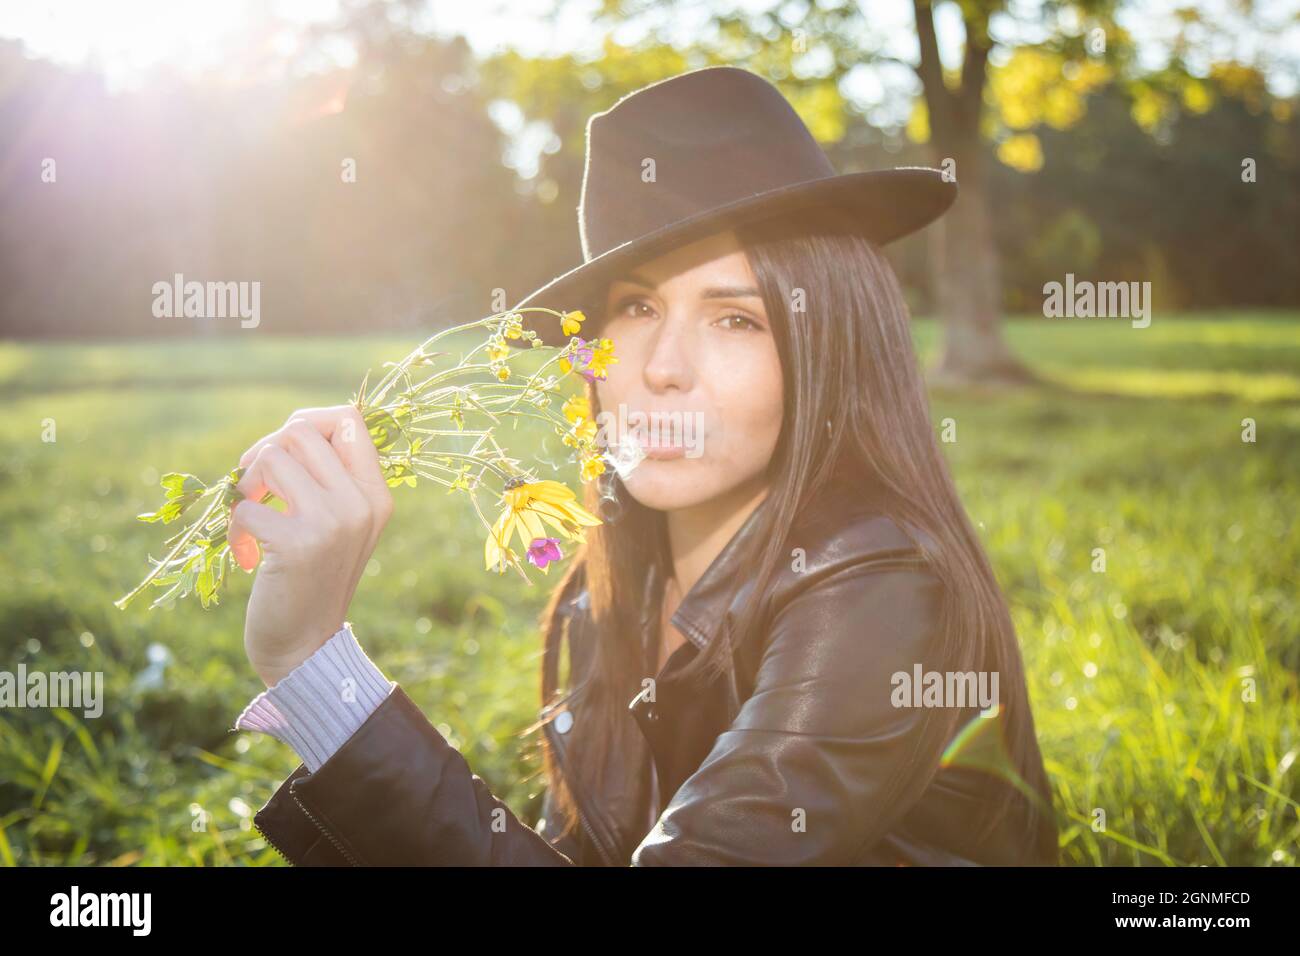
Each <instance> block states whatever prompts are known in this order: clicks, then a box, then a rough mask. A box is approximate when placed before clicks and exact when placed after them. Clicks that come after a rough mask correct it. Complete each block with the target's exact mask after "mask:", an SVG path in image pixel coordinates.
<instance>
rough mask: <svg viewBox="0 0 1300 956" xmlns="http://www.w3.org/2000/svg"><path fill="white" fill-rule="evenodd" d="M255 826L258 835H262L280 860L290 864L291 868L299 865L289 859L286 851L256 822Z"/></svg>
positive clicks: (254, 822)
mask: <svg viewBox="0 0 1300 956" xmlns="http://www.w3.org/2000/svg"><path fill="white" fill-rule="evenodd" d="M253 826H254V827H256V828H257V832H258V833H260V834H262V839H263V840H265V841H266V845H267V846H269V847H270V848H271V849H272V850H274V851H275V852H276V853H278V854H279V855H280V859H282V860H284V862H286V863H288V864H289V865H290V866H297V865H298V864H296V863H294V862H293V860H291V859H289V854H287V853H285V852H284V850H282V849H281V848H280V844H278V843H276V842H275V841H274V840H272V839H271V835H270V834H269V833H267V832H266V831H265V830H263V829H262V827H261V825H259V824H258V822H257V821H256V820H254V821H253Z"/></svg>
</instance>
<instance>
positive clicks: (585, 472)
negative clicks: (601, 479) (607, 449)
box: [582, 455, 605, 481]
mask: <svg viewBox="0 0 1300 956" xmlns="http://www.w3.org/2000/svg"><path fill="white" fill-rule="evenodd" d="M604 473H605V460H604V459H603V458H602V457H601V456H600V455H591V456H590V457H588V458H584V459H583V460H582V480H583V481H591V479H593V478H595V477H596V476H597V475H603V474H604Z"/></svg>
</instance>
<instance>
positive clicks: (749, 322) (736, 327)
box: [714, 312, 763, 332]
mask: <svg viewBox="0 0 1300 956" xmlns="http://www.w3.org/2000/svg"><path fill="white" fill-rule="evenodd" d="M733 319H734V320H735V321H736V322H737V323H743V324H730V325H729V324H727V323H731V322H732V320H733ZM714 324H715V325H723V326H724V327H725V328H726V329H727V331H728V332H748V331H756V330H761V329H762V328H763V327H762V326H761V325H759V324H758V323H757V322H755V321H754V320H753V319H751V318H750V317H749V316H747V315H742V314H741V313H739V312H732V313H731V314H730V315H724V316H723V317H722V318H720V319H718V321H717V322H715V323H714Z"/></svg>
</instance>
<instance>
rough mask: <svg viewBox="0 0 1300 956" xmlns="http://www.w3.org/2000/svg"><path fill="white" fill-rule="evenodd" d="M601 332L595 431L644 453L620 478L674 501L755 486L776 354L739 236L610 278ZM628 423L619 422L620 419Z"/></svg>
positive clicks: (775, 382) (772, 411) (662, 500)
mask: <svg viewBox="0 0 1300 956" xmlns="http://www.w3.org/2000/svg"><path fill="white" fill-rule="evenodd" d="M605 306H606V310H605V313H604V315H605V320H604V322H603V324H602V325H601V327H600V330H599V333H598V334H599V335H600V336H602V337H605V338H609V339H611V340H613V342H614V354H615V356H616V357H617V358H618V361H617V363H615V364H613V365H611V366H609V369H608V373H607V378H606V379H604V380H598V381H597V382H596V395H597V400H598V402H599V405H600V410H601V420H600V422H599V423H598V424H600V425H601V431H602V437H603V438H605V439H607V440H608V441H609V442H610V443H611V445H613V444H616V443H617V441H618V440H619V438H620V437H622V436H623V435H630V436H631V438H632V440H635V441H637V442H638V443H639V444H640V445H641V446H642V448H643V450H644V451H645V453H646V456H647V457H646V458H645V459H643V460H642V461H641V462H640V463H639V464H638V465H637V466H636V467H635V468H634V469H633V470H632V471H631V473H630V474H627V475H626V476H625V477H624V479H623V483H624V485H625V486H626V487H627V490H628V492H629V493H630V494H631V495H632V497H633V498H635V499H636V500H637V501H638V502H639V503H640V504H642V505H645V506H646V507H648V508H654V509H657V510H661V511H672V510H676V509H680V508H688V507H692V506H695V505H700V504H704V503H706V502H709V501H710V500H713V499H717V498H719V497H720V496H724V495H727V494H728V493H730V492H744V491H745V490H747V489H749V490H753V489H756V488H758V487H761V485H762V484H763V483H764V481H765V478H764V474H765V470H766V468H767V465H768V463H769V462H770V461H771V458H772V454H773V451H774V449H775V448H776V443H777V438H778V437H779V435H780V432H781V417H782V381H781V363H780V358H779V356H778V353H777V348H776V340H775V338H774V337H773V332H772V327H771V323H770V322H769V321H768V317H767V313H766V311H765V310H764V308H763V301H762V299H761V298H760V296H759V294H758V288H757V283H756V282H755V280H754V274H753V272H752V271H751V270H750V267H749V262H748V260H747V259H746V257H745V254H744V251H743V250H742V249H741V247H740V245H739V242H738V241H737V239H736V237H735V235H734V234H733V233H732V232H730V231H728V232H723V233H717V234H714V235H712V236H708V237H706V238H704V239H700V240H697V241H695V242H692V243H690V244H689V245H682V246H679V247H677V248H675V249H673V250H671V251H670V252H668V253H666V254H664V255H662V256H660V257H659V258H657V259H654V260H652V261H650V262H646V263H642V264H640V265H638V266H637V267H635V268H634V269H633V270H631V271H630V273H629V274H627V275H624V276H622V277H620V278H618V279H616V280H615V281H613V282H611V283H610V285H609V287H608V290H607V294H606V299H605ZM622 426H625V427H622Z"/></svg>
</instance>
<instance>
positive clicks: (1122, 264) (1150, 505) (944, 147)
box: [0, 0, 1300, 866]
mask: <svg viewBox="0 0 1300 956" xmlns="http://www.w3.org/2000/svg"><path fill="white" fill-rule="evenodd" d="M36 9H37V7H36V6H29V5H22V6H19V5H12V6H10V7H6V8H5V9H3V10H0V336H2V337H3V339H2V340H0V395H2V396H3V400H4V408H5V412H6V414H5V415H4V416H3V417H0V522H2V527H3V529H4V538H5V541H4V546H3V551H2V552H0V670H9V671H16V669H17V668H18V666H19V665H24V666H26V667H27V668H28V669H29V670H46V671H60V670H72V669H76V670H81V671H98V670H102V671H103V672H104V673H105V675H106V687H105V692H106V695H107V698H108V705H107V707H106V710H105V713H104V715H103V716H102V717H100V718H97V719H93V720H91V719H85V718H83V716H82V715H81V714H80V712H68V711H63V710H10V709H5V710H0V863H3V864H9V865H14V864H16V865H35V864H86V865H112V864H117V865H126V864H205V865H208V864H229V863H235V864H241V865H242V864H253V865H262V864H278V863H280V862H281V861H280V859H279V857H278V856H277V855H276V854H275V852H274V851H273V850H271V849H269V848H268V847H267V846H266V845H265V843H264V841H262V840H261V839H260V837H259V836H258V834H257V833H256V831H255V830H253V829H252V827H251V816H252V814H253V813H254V812H256V810H257V809H258V808H259V807H260V806H261V805H262V804H263V803H264V802H265V800H266V799H267V798H268V797H269V796H270V794H271V793H272V792H273V790H274V788H275V787H276V786H277V785H278V784H279V782H280V781H281V780H282V779H283V777H284V776H285V775H286V774H287V773H288V772H289V771H290V770H291V769H292V768H293V767H294V766H295V764H296V763H297V761H296V759H295V757H294V755H293V754H292V752H291V751H290V750H289V749H288V748H287V747H285V746H283V745H282V744H279V743H278V742H276V741H275V740H273V739H271V738H265V737H261V736H259V735H255V734H237V733H234V732H232V731H231V729H230V728H231V727H232V726H233V723H234V720H235V718H236V717H237V716H238V714H239V712H240V710H241V709H242V708H243V707H244V705H245V704H246V703H247V702H248V701H249V700H250V699H251V698H252V697H253V696H254V695H255V694H256V693H257V692H258V691H259V690H261V689H262V688H261V684H260V682H259V681H258V680H257V679H256V677H255V676H254V675H253V673H252V671H251V669H250V667H249V666H248V664H247V662H246V660H245V658H244V654H243V648H242V631H243V605H244V600H245V598H246V595H247V593H248V586H249V583H250V580H249V578H247V577H246V576H243V575H236V577H235V580H234V582H233V583H232V585H231V586H230V589H229V593H228V595H227V597H226V600H225V601H224V603H223V604H222V605H221V606H220V607H219V608H216V609H213V610H210V611H207V612H203V611H201V610H199V609H198V608H197V606H195V605H193V604H191V603H189V602H186V603H183V604H182V605H180V606H178V607H176V608H175V609H173V610H169V611H161V610H160V611H153V612H148V611H146V610H145V604H146V603H147V602H145V601H141V602H140V603H137V604H136V605H133V606H132V607H131V608H130V609H129V610H128V611H125V612H122V611H118V610H117V609H116V608H114V607H113V605H112V601H113V599H115V598H117V597H119V596H120V595H121V594H123V593H124V592H125V591H126V590H127V589H129V588H130V587H131V586H132V585H133V584H135V583H136V581H137V580H138V579H139V577H140V576H141V574H142V573H143V571H144V570H145V563H144V556H145V555H146V554H148V553H154V554H156V553H157V550H158V546H159V543H160V541H161V538H162V537H163V534H162V529H161V528H160V527H158V526H155V525H147V524H143V523H141V522H138V521H136V520H135V516H136V515H137V514H139V513H141V512H145V511H150V510H152V509H153V508H155V507H156V506H157V505H158V504H159V502H160V499H161V493H160V491H159V488H158V481H159V478H160V476H161V475H162V474H163V473H165V472H168V471H175V470H179V471H186V472H191V473H194V474H196V475H198V476H199V477H201V478H204V479H213V478H216V477H218V476H219V475H221V474H223V473H224V472H226V471H227V470H228V469H229V468H230V467H231V466H232V465H233V463H234V462H235V460H236V459H237V456H238V455H239V454H240V452H242V451H243V449H244V448H245V447H247V446H248V445H249V444H250V443H251V442H252V441H254V440H255V439H256V438H257V437H258V436H260V435H262V434H264V433H265V432H267V431H270V430H271V429H273V428H275V427H277V426H278V425H279V424H281V423H282V422H283V421H284V419H285V417H286V416H287V415H288V413H289V412H290V411H291V410H293V409H295V408H298V407H302V406H306V405H319V404H335V403H338V402H341V401H346V400H347V399H348V397H349V396H350V395H351V393H352V391H353V390H354V389H355V388H356V386H357V385H358V383H359V382H360V380H361V376H362V375H363V374H364V373H365V372H366V370H367V369H376V370H377V369H378V368H379V367H380V366H381V364H382V363H383V362H384V361H387V360H395V359H398V358H400V357H401V356H403V355H405V354H406V353H407V352H408V351H409V350H410V349H411V348H412V347H414V346H415V345H416V344H417V343H418V342H419V341H421V340H422V339H424V338H425V337H426V336H427V335H428V334H429V333H430V332H431V331H434V330H436V329H438V328H442V327H446V326H447V325H450V324H454V323H457V322H464V321H467V320H470V319H473V318H478V317H480V316H484V315H487V314H490V313H493V312H496V311H499V310H501V309H503V308H507V307H508V306H509V304H510V303H513V302H515V301H517V300H518V299H519V298H521V297H522V296H523V294H525V293H526V292H528V291H530V290H531V289H533V288H535V287H536V286H538V285H540V284H541V283H543V282H545V281H547V280H548V279H549V278H551V277H552V276H554V275H557V274H559V273H561V272H563V271H566V270H567V269H569V268H570V267H572V266H573V265H575V264H576V263H578V262H580V261H581V258H582V255H581V249H580V246H579V243H578V234H577V229H576V222H575V216H574V212H575V207H576V204H577V199H578V193H579V187H580V185H581V179H582V172H583V167H582V164H583V155H584V148H585V137H584V134H585V124H586V122H587V118H588V117H589V116H590V115H591V114H592V113H593V112H595V111H598V110H603V109H607V108H609V107H610V106H612V105H613V104H614V103H615V102H616V101H617V100H618V98H619V97H620V96H622V95H624V94H626V93H628V92H630V91H631V90H634V89H636V88H639V87H641V86H643V85H645V84H647V83H650V82H653V81H655V80H658V79H662V78H664V77H667V76H671V75H674V74H677V73H680V72H682V71H684V70H687V69H691V68H695V67H700V66H706V65H713V64H724V63H725V64H731V65H737V66H743V67H746V68H749V69H752V70H755V71H756V72H759V73H761V74H762V75H764V76H766V77H768V78H769V79H771V80H772V81H773V82H775V83H777V84H778V86H779V87H780V89H781V91H782V92H783V93H784V94H785V95H786V96H787V97H788V98H789V99H790V101H791V103H792V104H793V105H794V106H795V108H796V109H797V110H798V112H799V114H800V116H801V117H802V118H803V119H804V120H805V122H806V123H807V124H808V125H809V128H810V129H811V130H812V131H813V133H814V135H815V136H816V138H817V140H818V142H819V143H820V144H821V145H822V146H823V148H825V149H826V151H827V153H828V154H829V155H830V156H831V158H832V161H833V162H834V163H835V165H836V167H837V169H838V170H840V171H841V172H851V171H854V170H859V169H870V168H876V167H884V166H897V165H918V164H924V165H933V166H945V165H946V163H947V162H948V161H952V162H953V164H954V166H953V168H954V170H955V174H956V177H957V180H958V182H959V184H960V188H961V198H960V200H959V201H958V205H957V206H955V207H954V209H953V211H952V214H951V215H950V216H948V217H946V221H942V222H941V223H940V224H939V225H937V226H936V227H934V228H932V229H929V230H927V231H926V232H924V233H923V234H920V235H918V236H915V237H911V238H909V239H907V240H905V241H903V242H901V243H898V244H897V245H896V246H891V247H890V249H889V255H890V257H891V260H892V261H893V263H894V265H895V267H896V269H897V271H898V273H899V275H900V277H901V279H902V281H903V283H904V286H905V291H906V293H907V296H908V299H909V301H910V303H911V304H912V306H913V309H914V312H915V314H917V315H920V316H926V318H922V319H918V320H917V321H916V322H915V323H914V328H915V333H916V340H917V343H918V349H919V352H920V353H921V357H922V361H923V362H924V364H925V367H926V370H927V375H928V377H929V381H930V383H931V402H932V409H931V410H932V413H933V417H934V423H935V428H936V432H937V434H939V435H940V436H943V437H945V438H951V437H954V430H955V439H956V440H955V441H945V443H944V445H943V447H944V450H945V452H946V453H947V454H948V455H949V457H950V459H951V461H952V464H953V468H954V473H955V475H956V479H957V482H958V485H959V489H960V492H961V495H962V499H963V501H964V502H965V504H966V507H967V509H968V511H969V512H970V514H971V516H972V518H973V520H974V521H975V522H976V523H977V525H978V527H979V529H980V532H981V534H982V535H983V538H984V541H985V542H986V545H987V547H988V549H989V552H990V555H991V557H992V561H993V566H994V569H995V571H996V573H997V575H998V577H999V580H1000V581H1001V583H1002V584H1003V586H1004V588H1005V590H1006V592H1007V594H1008V597H1009V599H1010V602H1011V606H1012V611H1013V615H1014V618H1015V623H1016V626H1017V629H1018V633H1019V636H1020V641H1021V645H1022V647H1023V650H1024V655H1025V658H1026V662H1027V666H1028V674H1029V681H1030V692H1031V696H1032V700H1033V703H1034V708H1035V716H1036V721H1037V726H1038V729H1039V735H1040V740H1041V743H1042V748H1043V752H1044V755H1045V758H1046V761H1047V769H1048V771H1049V774H1050V776H1051V779H1052V783H1053V786H1054V788H1055V794H1056V803H1057V808H1058V811H1059V813H1060V821H1059V822H1060V827H1061V840H1062V856H1063V859H1064V860H1065V861H1066V862H1067V863H1071V864H1076V865H1103V864H1121V865H1155V866H1160V865H1172V864H1178V865H1199V864H1208V865H1220V864H1238V865H1261V866H1263V865H1286V866H1290V865H1294V864H1295V862H1296V856H1297V853H1298V852H1300V802H1298V801H1300V784H1298V783H1297V772H1298V771H1297V769H1296V768H1295V766H1294V765H1295V760H1296V756H1297V753H1300V694H1298V693H1297V691H1298V689H1297V681H1296V671H1297V666H1298V665H1300V608H1297V601H1298V597H1297V587H1296V583H1295V582H1296V568H1297V567H1298V566H1300V534H1298V532H1297V530H1296V524H1295V519H1294V515H1295V510H1296V503H1297V491H1298V483H1300V478H1298V477H1297V476H1300V270H1297V263H1298V262H1300V230H1297V221H1298V220H1300V158H1298V156H1297V153H1298V152H1300V150H1298V149H1297V146H1298V144H1300V110H1297V106H1298V105H1300V95H1298V93H1300V91H1298V85H1300V82H1298V76H1300V69H1298V68H1297V54H1296V51H1297V49H1300V44H1298V43H1297V29H1298V22H1297V14H1296V11H1295V10H1294V6H1293V5H1288V4H1286V3H1279V2H1256V3H1251V4H1237V3H1233V2H1229V0H1202V2H1198V3H1172V2H1171V3H1165V2H1157V0H1147V2H1143V3H1124V2H1118V0H1105V2H1102V0H1081V2H1062V3H1058V2H1036V0H1026V2H1024V3H1017V4H1006V3H1000V2H991V0H990V2H984V0H969V2H966V0H964V2H962V3H960V4H958V3H955V2H939V3H934V4H931V3H929V2H926V0H914V2H903V0H890V2H882V3H879V4H876V3H872V4H851V3H850V4H839V5H835V4H830V3H802V4H800V3H762V2H750V3H743V4H730V3H723V2H708V3H700V2H660V3H644V2H636V0H593V2H590V3H579V2H516V3H501V4H464V3H450V2H441V0H439V2H432V3H430V2H422V0H398V2H375V0H338V2H322V3H320V4H312V5H302V4H293V3H269V4H258V3H254V2H252V0H247V2H245V0H231V2H230V3H223V4H199V3H188V2H171V0H169V2H162V0H140V2H139V3H138V4H135V5H132V6H131V7H130V8H129V10H128V9H127V8H125V7H118V6H117V5H109V4H100V3H95V2H91V0H86V2H79V0H60V2H56V3H51V4H48V5H40V9H41V12H40V13H39V15H38V14H37V13H35V12H33V11H35V10H36ZM50 160H53V161H54V163H55V165H54V166H50V165H49V162H48V161H50ZM349 163H352V164H354V165H353V168H354V169H355V172H356V176H355V181H349V180H348V179H347V178H346V177H345V175H344V172H345V171H346V170H347V169H348V164H349ZM55 170H57V173H56V175H55V176H54V177H53V178H50V176H49V174H50V172H52V171H55ZM178 272H179V273H182V274H184V275H185V277H186V278H187V279H192V280H198V281H208V280H216V281H257V282H260V283H261V284H262V290H263V294H262V301H261V321H260V324H259V325H258V326H257V327H256V328H248V329H244V328H240V326H239V322H238V320H236V319H216V320H193V319H159V318H157V317H155V316H154V315H153V313H152V309H151V305H152V301H153V295H152V292H151V287H152V285H153V283H155V282H157V281H170V280H171V278H172V276H173V274H175V273H178ZM1067 274H1073V275H1075V276H1076V277H1077V278H1078V279H1092V280H1096V281H1136V282H1150V283H1151V291H1152V299H1151V302H1150V305H1151V308H1152V313H1151V315H1152V321H1151V324H1150V326H1149V327H1147V328H1134V327H1132V326H1131V324H1130V322H1129V321H1128V320H1127V319H1119V318H1110V319H1087V320H1054V319H1047V318H1045V317H1044V315H1043V312H1042V306H1043V295H1044V289H1043V286H1044V284H1045V283H1047V282H1063V281H1064V280H1065V277H1066V275H1067ZM1246 420H1249V421H1250V422H1251V423H1253V427H1254V429H1255V439H1256V440H1254V441H1243V430H1244V429H1246V428H1247V427H1248V426H1247V424H1244V423H1245V422H1246ZM51 427H53V429H54V435H55V436H56V440H54V441H48V440H42V437H43V435H47V434H48V433H49V430H50V428H51ZM512 447H513V450H516V451H517V452H519V453H521V454H524V455H535V456H539V457H541V458H544V459H545V458H549V459H556V460H558V459H561V458H562V457H564V456H563V454H562V453H563V451H565V450H564V449H561V448H560V447H559V445H558V441H557V440H556V439H554V438H543V437H541V436H520V438H519V440H518V441H517V442H516V443H515V444H514V445H513V446H512ZM395 497H396V499H397V507H398V511H397V516H396V519H395V520H394V521H393V523H392V524H391V525H390V528H389V531H388V533H387V534H386V535H385V537H384V539H383V540H382V541H381V543H380V545H379V548H378V550H377V552H376V553H375V555H374V559H373V561H372V563H371V565H370V567H369V569H368V571H367V574H366V577H365V579H364V580H363V582H362V585H361V588H360V591H359V593H358V596H357V599H356V601H355V603H354V605H353V609H352V613H351V619H352V621H353V622H354V625H355V629H356V633H357V635H358V638H359V639H360V641H361V642H362V644H363V646H364V647H365V648H366V650H367V652H368V653H369V654H370V655H371V656H372V657H373V658H374V659H375V660H376V662H377V663H378V664H379V665H380V667H381V668H383V669H384V670H385V672H386V673H387V674H388V675H389V676H390V677H391V678H392V679H394V680H397V681H399V682H400V683H401V684H402V685H403V687H405V688H406V690H407V691H408V692H409V693H410V695H411V696H412V697H413V698H414V699H415V700H416V701H418V702H419V703H420V705H421V706H422V707H423V708H424V709H425V712H426V713H427V714H428V715H429V717H430V719H431V720H432V721H433V722H434V723H435V724H436V725H437V727H438V729H439V730H440V731H441V732H442V733H443V734H444V735H445V736H447V738H448V739H449V740H450V741H451V742H452V743H453V745H455V746H457V747H458V748H460V749H461V750H462V752H463V753H464V754H465V756H466V758H467V760H468V762H469V764H470V766H471V767H472V768H473V769H474V770H475V771H476V772H477V773H479V774H480V775H481V776H482V777H483V778H484V779H485V780H486V781H487V782H488V783H489V785H490V786H491V788H492V789H493V791H494V792H496V793H497V794H498V795H500V796H501V797H502V798H503V799H505V800H506V801H507V802H508V803H509V804H510V805H511V806H512V807H513V808H514V809H515V810H516V812H518V813H519V814H520V815H521V816H522V817H523V818H524V819H525V820H527V821H528V822H534V821H535V819H536V815H537V813H538V811H539V810H540V803H541V788H542V780H541V778H540V776H539V767H540V764H539V762H538V759H537V758H538V754H537V751H536V739H535V738H533V737H522V736H521V735H520V732H521V730H522V728H523V727H525V726H526V725H527V724H528V723H529V722H530V721H531V720H532V719H533V718H534V716H535V712H536V709H537V704H538V701H537V696H538V668H539V664H540V635H539V634H538V633H537V631H536V615H537V612H538V611H539V609H540V608H541V606H542V603H543V601H544V599H545V596H546V595H545V588H544V582H546V581H547V578H542V577H540V576H535V577H537V578H538V581H539V582H543V583H539V584H538V585H535V586H534V587H532V588H531V589H530V588H526V587H524V586H523V584H522V582H521V581H519V580H518V578H516V577H514V576H510V577H505V578H497V577H496V576H495V575H491V574H487V573H484V572H482V571H480V570H479V568H480V567H481V554H482V531H481V528H480V527H479V526H478V523H477V520H476V519H474V517H473V515H472V513H471V512H467V511H466V510H465V508H464V506H463V503H462V502H460V501H458V500H457V499H449V498H447V497H446V496H445V494H444V493H443V492H442V490H441V489H439V488H427V487H425V488H417V489H405V488H404V489H400V490H397V491H395ZM1097 548H1104V549H1105V554H1106V569H1105V571H1104V573H1100V572H1098V571H1096V570H1094V560H1095V558H1094V550H1095V549H1097ZM551 579H554V575H552V576H551ZM1098 810H1101V811H1104V813H1105V823H1106V825H1105V827H1104V829H1103V828H1100V827H1098V826H1096V823H1097V821H1098V819H1099V817H1098V816H1097V811H1098Z"/></svg>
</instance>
